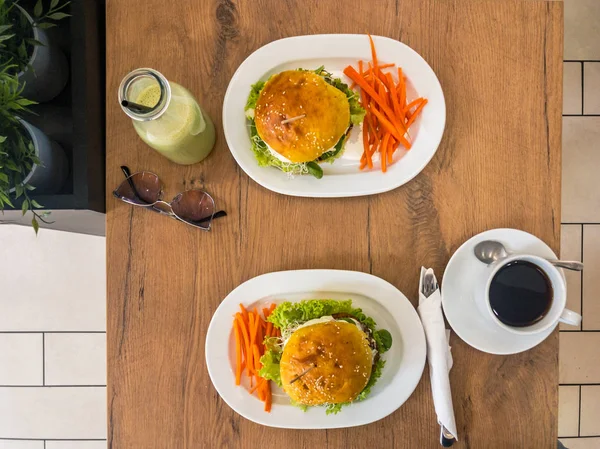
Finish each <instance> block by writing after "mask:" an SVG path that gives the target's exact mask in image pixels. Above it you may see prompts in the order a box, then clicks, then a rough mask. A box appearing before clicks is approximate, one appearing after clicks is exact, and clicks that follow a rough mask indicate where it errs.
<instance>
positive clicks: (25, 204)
mask: <svg viewBox="0 0 600 449" xmlns="http://www.w3.org/2000/svg"><path fill="white" fill-rule="evenodd" d="M28 210H29V201H28V200H23V204H21V212H23V215H25V214H26V213H27V211H28Z"/></svg>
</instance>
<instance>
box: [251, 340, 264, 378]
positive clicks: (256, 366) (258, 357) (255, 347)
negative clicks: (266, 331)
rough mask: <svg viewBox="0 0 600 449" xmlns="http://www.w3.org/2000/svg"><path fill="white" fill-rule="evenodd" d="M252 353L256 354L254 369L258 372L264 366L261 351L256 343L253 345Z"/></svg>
mask: <svg viewBox="0 0 600 449" xmlns="http://www.w3.org/2000/svg"><path fill="white" fill-rule="evenodd" d="M252 355H253V356H254V369H255V370H256V372H257V373H258V372H259V371H260V369H261V368H262V364H261V363H260V352H259V350H258V345H257V344H256V343H255V344H253V345H252Z"/></svg>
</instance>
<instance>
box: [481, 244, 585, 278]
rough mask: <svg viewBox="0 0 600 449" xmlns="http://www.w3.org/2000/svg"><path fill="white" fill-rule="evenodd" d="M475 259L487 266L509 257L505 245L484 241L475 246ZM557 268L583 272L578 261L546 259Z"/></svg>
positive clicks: (581, 265)
mask: <svg viewBox="0 0 600 449" xmlns="http://www.w3.org/2000/svg"><path fill="white" fill-rule="evenodd" d="M473 251H474V252H475V257H477V259H479V260H480V261H481V262H483V263H485V264H488V265H489V264H491V263H493V262H496V261H497V260H500V259H504V258H506V257H508V256H509V254H508V251H506V248H505V247H504V245H503V244H502V243H500V242H498V241H496V240H484V241H483V242H479V243H478V244H477V245H475V249H474V250H473ZM546 260H547V261H548V262H550V263H551V264H552V265H554V266H555V267H559V268H565V269H567V270H573V271H582V270H583V264H582V263H581V262H577V261H570V260H556V259H546Z"/></svg>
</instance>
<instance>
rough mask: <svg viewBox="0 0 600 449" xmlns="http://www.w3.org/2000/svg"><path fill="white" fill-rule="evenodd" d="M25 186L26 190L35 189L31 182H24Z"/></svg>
mask: <svg viewBox="0 0 600 449" xmlns="http://www.w3.org/2000/svg"><path fill="white" fill-rule="evenodd" d="M25 188H26V189H27V190H35V187H33V186H32V185H31V184H25Z"/></svg>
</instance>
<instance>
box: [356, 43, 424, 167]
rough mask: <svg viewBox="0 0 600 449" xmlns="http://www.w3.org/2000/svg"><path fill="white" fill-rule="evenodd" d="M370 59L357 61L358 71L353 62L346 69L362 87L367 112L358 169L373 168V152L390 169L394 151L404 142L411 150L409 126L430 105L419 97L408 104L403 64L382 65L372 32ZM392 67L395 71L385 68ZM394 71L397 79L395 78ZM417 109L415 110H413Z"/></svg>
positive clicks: (362, 101) (361, 95)
mask: <svg viewBox="0 0 600 449" xmlns="http://www.w3.org/2000/svg"><path fill="white" fill-rule="evenodd" d="M369 45H370V49H371V61H367V62H366V65H367V67H365V62H364V61H362V60H361V61H357V62H358V71H356V69H355V68H354V67H352V66H351V65H350V66H348V67H346V68H345V69H344V74H345V75H346V76H347V77H348V78H350V80H351V81H352V86H353V87H358V88H360V103H361V105H362V107H363V108H364V109H365V111H366V115H365V119H364V123H363V127H362V130H363V154H362V156H361V159H360V164H359V168H360V169H361V170H362V169H364V168H365V167H367V166H368V167H369V168H372V167H373V159H372V156H373V154H374V153H375V152H376V151H378V152H379V153H380V156H381V157H380V161H381V170H382V171H383V172H386V171H387V168H388V166H389V165H391V164H392V163H393V162H394V158H393V155H394V152H395V151H396V150H397V149H398V147H399V146H400V145H402V146H403V147H404V148H405V149H407V150H410V148H411V146H412V142H411V136H410V134H409V132H408V131H409V128H410V126H411V125H413V124H414V122H415V120H416V119H417V117H418V116H419V114H421V112H422V110H423V108H424V107H425V105H426V104H427V100H426V99H424V98H418V99H416V100H414V101H412V102H410V103H409V104H407V89H406V79H405V77H404V72H403V71H402V68H401V67H396V65H395V64H390V63H388V64H381V61H380V60H379V58H378V56H377V50H376V48H375V42H374V41H373V38H372V37H371V36H370V35H369ZM388 68H392V70H393V72H392V73H390V72H385V71H384V69H388ZM395 72H397V75H398V79H397V81H395V80H394V76H395V74H396V73H395ZM413 108H414V111H412V110H413Z"/></svg>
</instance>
